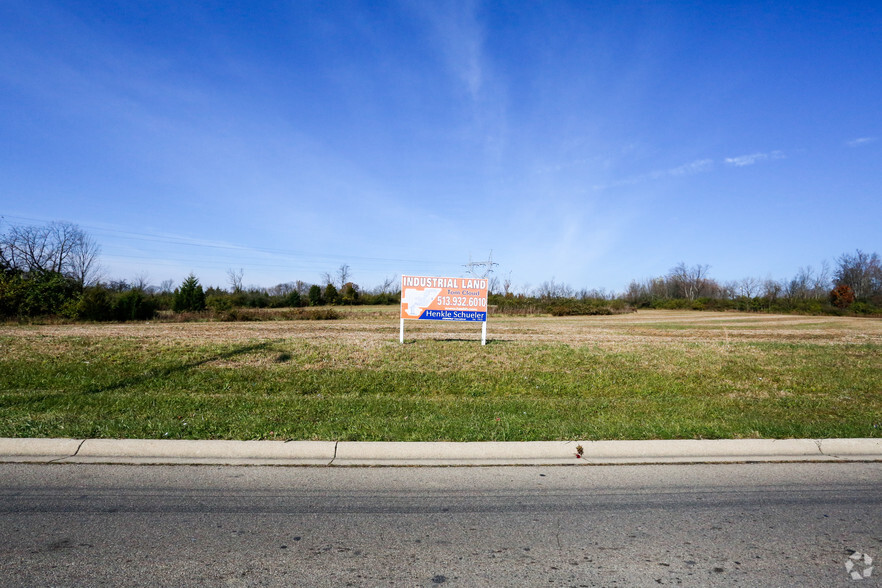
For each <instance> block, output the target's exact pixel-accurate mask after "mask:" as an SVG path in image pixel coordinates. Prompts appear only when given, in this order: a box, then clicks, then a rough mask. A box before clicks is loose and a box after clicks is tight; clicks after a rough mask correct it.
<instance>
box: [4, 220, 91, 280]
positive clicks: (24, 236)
mask: <svg viewBox="0 0 882 588" xmlns="http://www.w3.org/2000/svg"><path fill="white" fill-rule="evenodd" d="M100 251H101V248H100V247H99V246H98V244H97V243H96V242H95V241H94V240H93V239H92V237H90V236H89V235H88V234H87V233H85V232H84V231H83V230H82V229H80V228H79V227H78V226H77V225H75V224H73V223H69V222H59V221H53V222H51V223H49V224H48V225H45V226H37V225H21V226H13V227H10V229H9V231H8V232H7V233H5V234H3V235H0V261H2V263H3V265H4V267H6V268H9V269H17V270H20V271H23V272H44V271H46V272H58V273H60V274H63V275H65V276H67V277H68V278H72V279H74V280H76V281H77V282H78V283H79V284H80V285H86V284H89V283H91V282H93V281H95V280H97V276H98V274H99V267H98V254H99V253H100Z"/></svg>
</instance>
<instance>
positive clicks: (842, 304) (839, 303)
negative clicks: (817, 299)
mask: <svg viewBox="0 0 882 588" xmlns="http://www.w3.org/2000/svg"><path fill="white" fill-rule="evenodd" d="M853 302H854V290H852V288H851V286H849V285H847V284H839V285H838V286H836V287H835V288H833V290H832V291H831V292H830V303H831V304H833V306H835V307H836V308H848V307H849V306H851V304H852V303H853Z"/></svg>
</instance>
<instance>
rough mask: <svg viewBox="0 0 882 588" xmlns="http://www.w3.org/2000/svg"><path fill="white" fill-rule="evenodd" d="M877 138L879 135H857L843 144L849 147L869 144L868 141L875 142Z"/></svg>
mask: <svg viewBox="0 0 882 588" xmlns="http://www.w3.org/2000/svg"><path fill="white" fill-rule="evenodd" d="M878 140H879V137H858V138H857V139H852V140H851V141H848V142H846V143H845V144H846V145H848V146H849V147H862V146H864V145H869V144H870V143H875V142H876V141H878Z"/></svg>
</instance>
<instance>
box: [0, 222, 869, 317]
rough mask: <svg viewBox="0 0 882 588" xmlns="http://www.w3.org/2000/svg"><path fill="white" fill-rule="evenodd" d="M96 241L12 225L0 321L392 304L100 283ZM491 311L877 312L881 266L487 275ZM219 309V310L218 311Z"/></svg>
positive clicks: (2, 272)
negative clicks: (623, 283)
mask: <svg viewBox="0 0 882 588" xmlns="http://www.w3.org/2000/svg"><path fill="white" fill-rule="evenodd" d="M99 255H100V247H99V246H98V244H97V243H96V242H95V241H94V239H92V238H91V237H90V236H89V235H88V234H87V233H86V232H84V231H83V230H82V229H80V228H79V227H78V226H77V225H75V224H72V223H66V222H52V223H49V224H47V225H43V226H11V227H9V228H8V229H7V230H6V231H4V232H2V233H0V317H2V318H6V319H9V318H19V319H24V318H28V317H36V316H59V317H63V318H69V319H75V320H93V321H108V320H110V321H126V320H145V319H150V318H153V317H155V316H156V315H157V313H159V312H162V311H166V312H172V313H186V312H197V313H199V312H208V313H213V314H214V315H215V316H227V317H235V316H236V313H235V312H234V311H236V309H262V308H293V309H298V308H304V307H322V306H326V305H359V304H371V305H376V304H398V303H399V301H400V288H399V285H398V283H397V279H396V278H395V277H394V276H393V277H391V278H386V279H385V280H384V282H383V283H382V284H381V285H379V286H377V287H375V288H373V289H369V290H367V289H363V288H361V287H360V286H359V285H358V284H356V283H355V282H353V281H352V279H351V268H350V267H349V265H348V264H342V265H340V266H339V267H338V268H337V269H336V270H335V271H334V272H325V273H324V274H323V275H322V277H321V280H320V282H321V283H319V284H314V283H308V282H303V281H300V280H297V281H293V282H284V283H280V284H277V285H275V286H273V287H271V288H260V287H254V286H252V287H245V286H244V270H242V269H239V270H233V269H230V270H228V271H227V277H228V283H229V288H220V287H213V286H212V287H207V288H206V287H203V285H202V284H201V283H200V282H199V279H198V278H197V277H196V276H195V275H190V276H188V277H187V278H186V279H185V280H184V281H183V282H181V284H179V285H177V287H175V285H174V284H173V283H172V281H171V280H166V281H165V282H163V283H162V284H161V285H160V286H158V287H157V286H152V285H150V284H149V283H148V282H147V280H146V278H136V279H135V280H134V281H132V282H127V281H125V280H104V279H102V278H103V277H102V270H101V267H100V264H99ZM490 291H491V294H490V297H489V300H488V302H489V303H490V305H491V307H492V311H496V312H501V313H509V314H535V313H547V314H553V315H571V314H583V315H584V314H612V313H618V312H627V311H630V310H632V309H636V308H665V309H696V310H742V311H754V312H800V313H812V314H821V313H832V314H856V315H882V262H880V258H879V255H878V254H876V253H865V252H863V251H860V250H858V251H855V252H854V253H845V254H842V255H840V256H839V257H838V258H837V259H836V261H835V265H834V266H832V267H831V266H830V265H829V264H826V263H824V264H822V265H821V266H820V268H818V269H814V268H812V267H811V266H808V267H803V268H799V270H798V271H797V273H796V275H795V276H794V277H793V278H791V279H788V280H773V279H771V278H768V279H759V278H754V277H747V278H743V279H741V280H736V281H729V282H720V281H718V280H716V279H714V278H712V277H711V276H710V266H708V265H702V264H698V265H692V266H689V265H687V264H685V263H682V262H681V263H679V264H677V265H676V266H674V267H673V268H671V269H670V270H669V271H668V272H667V273H666V274H664V275H662V276H658V277H654V278H648V279H644V280H634V281H632V282H631V283H630V284H629V285H628V287H627V289H626V290H625V292H623V293H621V294H611V293H607V292H605V291H602V290H601V291H597V290H584V289H583V290H581V291H576V290H575V289H573V288H572V287H570V286H568V285H567V284H565V283H560V282H555V281H554V280H551V281H546V282H543V283H542V284H541V285H540V286H539V287H537V288H535V289H533V290H531V291H529V292H522V293H515V292H514V291H513V289H512V283H511V277H510V274H509V275H508V277H506V278H503V279H500V278H499V277H497V276H491V279H490ZM224 313H226V314H224Z"/></svg>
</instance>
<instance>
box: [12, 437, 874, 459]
mask: <svg viewBox="0 0 882 588" xmlns="http://www.w3.org/2000/svg"><path fill="white" fill-rule="evenodd" d="M579 447H581V448H582V455H581V456H580V457H577V454H578V448H579ZM794 461H818V462H844V461H882V439H718V440H691V439H684V440H672V441H529V442H483V443H481V442H474V443H473V442H464V443H458V442H424V443H421V442H417V443H392V442H353V441H340V442H334V441H288V442H285V441H195V440H151V439H10V438H0V462H6V463H115V464H191V465H197V464H206V465H209V464H213V465H292V466H296V465H311V466H315V465H318V466H384V465H385V466H489V465H592V464H593V465H602V464H621V465H627V464H665V463H672V464H673V463H745V462H794Z"/></svg>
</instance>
